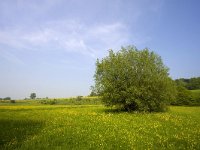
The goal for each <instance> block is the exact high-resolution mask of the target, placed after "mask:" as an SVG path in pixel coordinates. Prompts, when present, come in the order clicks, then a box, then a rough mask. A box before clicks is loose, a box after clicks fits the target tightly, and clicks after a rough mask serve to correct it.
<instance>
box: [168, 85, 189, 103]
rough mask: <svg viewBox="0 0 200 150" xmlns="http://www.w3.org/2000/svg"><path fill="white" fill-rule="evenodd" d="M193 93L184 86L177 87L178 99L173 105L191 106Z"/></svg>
mask: <svg viewBox="0 0 200 150" xmlns="http://www.w3.org/2000/svg"><path fill="white" fill-rule="evenodd" d="M191 104H192V93H191V91H189V90H187V89H186V88H185V87H184V86H180V85H177V97H176V101H174V102H172V105H191Z"/></svg>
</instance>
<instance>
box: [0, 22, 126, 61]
mask: <svg viewBox="0 0 200 150" xmlns="http://www.w3.org/2000/svg"><path fill="white" fill-rule="evenodd" d="M128 39H129V34H128V31H127V27H126V25H125V24H123V23H119V22H117V23H112V24H100V25H91V26H88V25H85V24H84V23H81V22H76V21H60V22H59V21H56V22H48V23H45V24H43V25H41V26H40V27H37V28H31V30H27V29H24V28H23V26H21V27H16V28H7V29H4V30H0V43H1V44H5V45H7V46H10V47H12V48H14V49H16V50H19V49H21V50H37V51H38V50H39V51H48V50H49V48H50V47H51V49H55V50H60V51H66V52H71V53H79V54H84V55H88V56H90V57H93V58H95V57H97V56H96V55H98V54H101V53H103V50H107V49H108V48H112V47H113V45H115V46H120V45H123V44H124V43H126V42H128Z"/></svg>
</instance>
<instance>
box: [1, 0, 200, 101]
mask: <svg viewBox="0 0 200 150" xmlns="http://www.w3.org/2000/svg"><path fill="white" fill-rule="evenodd" d="M199 8H200V1H198V0H109V1H108V0H14V1H13V0H1V1H0V83H1V84H0V97H6V96H10V97H11V98H14V99H19V98H25V97H29V96H30V93H31V92H36V94H37V96H38V97H46V96H48V97H52V98H53V97H70V96H77V95H88V94H89V93H90V86H91V85H93V83H94V82H93V75H94V72H95V61H96V59H97V58H102V57H104V56H106V55H107V52H108V49H111V48H112V49H114V50H115V51H117V50H118V49H120V47H121V46H127V45H135V46H136V47H137V48H139V49H143V48H145V47H148V48H150V49H151V50H153V51H155V52H156V53H157V54H159V55H160V56H161V57H162V58H163V61H164V63H165V65H166V66H168V67H169V68H170V76H171V77H172V78H173V79H175V78H180V77H184V78H190V77H194V76H200V67H199V64H200V58H199V57H200V47H199V43H200V9H199Z"/></svg>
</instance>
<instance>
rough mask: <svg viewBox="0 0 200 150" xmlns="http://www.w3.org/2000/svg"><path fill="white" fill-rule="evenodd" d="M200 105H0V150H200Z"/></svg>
mask: <svg viewBox="0 0 200 150" xmlns="http://www.w3.org/2000/svg"><path fill="white" fill-rule="evenodd" d="M199 116H200V107H171V109H170V111H169V112H167V113H146V114H142V113H127V112H116V111H113V110H112V109H108V108H105V107H104V106H101V105H72V106H65V105H55V106H51V105H41V106H0V149H2V150H4V149H22V150H23V149H30V150H31V149H32V150H35V149H37V150H39V149H41V150H43V149H46V150H47V149H48V150H49V149H64V150H65V149H70V150H71V149H159V150H160V149H174V150H177V149H181V150H182V149H200V142H199V139H200V117H199Z"/></svg>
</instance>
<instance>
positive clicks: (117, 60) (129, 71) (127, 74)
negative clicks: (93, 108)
mask: <svg viewBox="0 0 200 150" xmlns="http://www.w3.org/2000/svg"><path fill="white" fill-rule="evenodd" d="M94 77H95V91H97V93H98V95H101V96H102V99H103V102H104V104H105V105H106V106H117V107H118V108H120V109H125V110H128V111H131V110H139V111H149V112H152V111H165V110H166V107H167V105H168V104H169V103H170V102H171V101H172V100H173V99H174V98H175V95H176V88H175V84H174V81H172V79H171V78H170V77H169V76H168V68H167V67H166V66H165V65H164V64H163V62H162V59H161V58H160V57H159V56H158V55H156V54H155V53H154V52H150V51H149V50H148V49H144V50H141V51H139V50H137V49H136V48H135V47H131V46H129V47H127V48H123V47H122V49H121V50H120V51H119V52H117V53H114V52H113V51H112V50H110V51H109V56H107V57H105V58H103V59H102V60H101V61H99V60H97V62H96V72H95V75H94Z"/></svg>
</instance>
